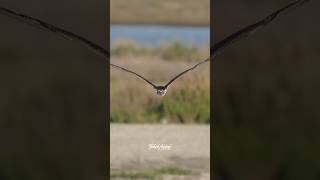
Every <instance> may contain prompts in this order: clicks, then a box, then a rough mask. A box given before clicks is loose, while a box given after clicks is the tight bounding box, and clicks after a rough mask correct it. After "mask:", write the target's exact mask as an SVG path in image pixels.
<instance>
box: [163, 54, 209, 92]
mask: <svg viewBox="0 0 320 180" xmlns="http://www.w3.org/2000/svg"><path fill="white" fill-rule="evenodd" d="M208 61H210V59H209V58H207V59H206V60H203V61H201V62H199V63H198V64H196V65H194V66H192V67H191V68H189V69H187V70H185V71H183V72H181V73H180V74H178V75H176V76H175V77H174V78H172V79H171V80H170V81H169V82H168V83H167V84H166V85H165V87H166V88H167V87H169V85H170V84H171V83H173V82H174V81H175V80H176V79H178V78H179V77H181V76H182V75H184V74H185V73H187V72H189V71H191V70H193V69H195V68H196V67H198V66H199V65H201V64H203V63H205V62H208Z"/></svg>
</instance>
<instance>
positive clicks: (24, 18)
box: [0, 6, 110, 59]
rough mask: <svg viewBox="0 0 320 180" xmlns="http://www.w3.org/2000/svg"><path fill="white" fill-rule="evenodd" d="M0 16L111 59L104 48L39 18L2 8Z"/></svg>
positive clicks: (0, 8)
mask: <svg viewBox="0 0 320 180" xmlns="http://www.w3.org/2000/svg"><path fill="white" fill-rule="evenodd" d="M0 14H4V15H7V16H8V17H11V18H14V19H16V20H18V21H20V22H23V23H26V24H29V25H31V26H34V27H36V28H39V29H42V30H46V31H49V32H53V33H55V34H57V35H60V36H62V37H64V38H66V39H69V40H76V41H78V42H80V43H82V44H84V45H86V46H87V47H88V48H90V49H91V50H93V51H95V52H96V53H98V54H99V55H102V56H103V57H105V58H107V59H109V57H110V53H109V52H108V51H107V50H106V49H104V48H103V47H101V46H99V45H97V44H95V43H93V42H91V41H89V40H88V39H86V38H84V37H81V36H79V35H77V34H74V33H72V32H70V31H67V30H64V29H62V28H59V27H57V26H54V25H52V24H49V23H46V22H44V21H42V20H40V19H37V18H33V17H31V16H28V15H25V14H21V13H18V12H15V11H13V10H11V9H8V8H4V7H1V6H0Z"/></svg>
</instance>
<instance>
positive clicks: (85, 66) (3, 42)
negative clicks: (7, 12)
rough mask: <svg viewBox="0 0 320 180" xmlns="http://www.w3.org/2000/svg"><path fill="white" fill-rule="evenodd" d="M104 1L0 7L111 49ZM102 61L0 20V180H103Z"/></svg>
mask: <svg viewBox="0 0 320 180" xmlns="http://www.w3.org/2000/svg"><path fill="white" fill-rule="evenodd" d="M107 5H108V3H107V2H106V1H101V0H94V1H91V0H90V1H89V0H81V1H78V0H77V1H75V0H68V1H63V0H55V1H51V0H45V1H43V0H26V1H18V0H11V1H5V0H2V1H1V2H0V6H4V7H7V8H11V9H13V10H15V11H18V12H21V13H24V14H28V15H31V16H34V17H36V18H39V19H42V20H44V21H47V22H49V23H52V24H54V25H57V26H59V27H62V28H64V29H67V30H70V31H72V32H74V33H76V34H79V35H81V36H84V37H86V38H88V39H90V40H92V41H93V42H97V43H98V44H100V45H101V46H104V47H106V48H108V47H107V44H109V43H108V42H109V39H108V31H109V29H108V24H107V21H106V16H108V15H109V14H108V11H107V9H106V7H107ZM108 73H109V67H108V64H107V62H106V60H105V59H103V58H101V57H99V56H97V55H96V54H95V53H92V52H91V51H90V50H88V49H87V48H86V47H84V46H83V45H81V44H78V43H75V42H72V41H68V40H65V39H63V38H61V37H57V36H56V35H54V34H51V33H48V32H44V31H41V30H38V29H35V28H33V27H30V26H28V25H25V24H22V23H21V22H18V21H15V20H13V19H11V18H8V17H6V16H4V15H2V14H0V74H1V75H0V83H1V88H0V99H1V100H0V142H1V145H0V179H4V180H15V179H20V180H21V179H26V180H27V179H30V180H37V179H39V180H50V179H52V180H53V179H54V180H57V179H60V180H64V179H65V180H71V179H77V180H80V179H86V180H88V179H106V178H107V177H106V170H107V168H108V167H107V162H108V157H109V156H108V154H107V153H106V152H107V151H108V149H107V144H106V139H108V138H107V136H108V135H109V131H107V125H106V122H107V117H108V101H109V95H108V93H109V90H108V75H109V74H108Z"/></svg>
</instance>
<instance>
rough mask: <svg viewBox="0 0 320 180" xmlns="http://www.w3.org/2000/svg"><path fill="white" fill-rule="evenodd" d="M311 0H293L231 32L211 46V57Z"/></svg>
mask: <svg viewBox="0 0 320 180" xmlns="http://www.w3.org/2000/svg"><path fill="white" fill-rule="evenodd" d="M309 1H310V0H296V1H294V2H291V3H290V4H288V5H286V6H284V7H283V8H281V9H278V10H277V11H275V12H273V13H272V14H270V15H269V16H267V17H265V18H264V19H262V20H260V21H258V22H256V23H254V24H251V25H249V26H247V27H245V28H243V29H241V30H239V31H237V32H235V33H233V34H231V35H230V36H228V37H226V38H225V39H223V40H222V41H220V42H218V43H217V44H215V45H213V47H211V48H210V56H211V57H210V58H211V59H213V58H214V57H215V56H216V55H217V54H218V53H219V52H221V51H222V50H223V49H224V48H226V47H227V46H229V45H231V44H233V43H234V42H236V41H238V40H240V39H242V38H245V37H248V36H250V35H251V34H253V33H254V32H255V31H256V30H258V29H259V28H262V27H264V26H266V25H268V24H269V23H271V22H272V21H273V20H275V19H276V18H277V17H278V16H279V15H281V14H284V13H286V12H288V11H289V10H291V9H293V8H296V7H299V6H301V5H303V4H305V3H307V2H309Z"/></svg>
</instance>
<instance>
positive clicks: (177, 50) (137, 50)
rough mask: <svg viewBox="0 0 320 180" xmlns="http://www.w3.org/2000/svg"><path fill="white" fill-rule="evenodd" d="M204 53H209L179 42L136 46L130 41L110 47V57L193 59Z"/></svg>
mask: <svg viewBox="0 0 320 180" xmlns="http://www.w3.org/2000/svg"><path fill="white" fill-rule="evenodd" d="M205 53H206V54H209V53H208V52H207V50H205V49H198V48H197V47H194V46H186V45H183V44H181V43H180V42H172V43H166V44H163V45H161V46H160V47H158V48H151V47H138V46H137V45H136V44H134V43H132V42H120V43H118V44H117V45H116V46H115V47H112V48H111V55H112V57H122V56H138V57H139V56H147V57H160V58H163V59H165V60H182V59H183V60H193V59H196V57H199V55H202V54H205Z"/></svg>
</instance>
